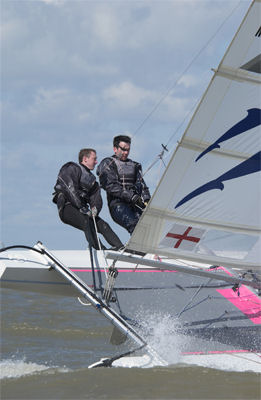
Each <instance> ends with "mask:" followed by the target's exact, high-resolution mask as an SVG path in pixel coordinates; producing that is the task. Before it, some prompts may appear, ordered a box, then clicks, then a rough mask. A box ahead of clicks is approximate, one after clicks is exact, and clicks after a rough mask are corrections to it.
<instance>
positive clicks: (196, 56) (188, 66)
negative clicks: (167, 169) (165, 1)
mask: <svg viewBox="0 0 261 400" xmlns="http://www.w3.org/2000/svg"><path fill="white" fill-rule="evenodd" d="M240 3H241V0H240V1H239V2H238V3H237V5H236V6H235V7H234V8H233V9H232V10H231V12H230V13H229V14H228V15H227V17H226V18H225V19H224V20H223V22H222V23H221V24H220V25H219V27H218V28H217V30H216V31H215V32H214V33H213V35H212V36H211V37H210V38H209V39H208V40H207V42H206V43H205V44H204V45H203V47H202V48H201V49H200V50H199V51H198V53H197V54H196V55H195V56H194V57H193V58H192V60H191V61H190V62H189V64H188V65H187V67H186V68H185V69H184V70H183V72H182V73H181V74H180V75H179V77H178V78H177V79H176V81H175V82H174V83H173V84H171V85H170V86H169V88H168V89H167V90H166V92H165V93H164V94H163V95H162V96H161V98H160V99H159V101H158V102H157V103H156V104H155V105H154V107H153V108H152V110H151V111H150V112H149V113H148V114H147V115H146V117H145V118H144V119H143V120H142V122H141V123H140V124H139V125H138V127H137V128H136V130H135V131H134V133H133V135H132V138H134V137H135V136H136V135H137V133H138V132H139V131H140V130H141V128H142V127H143V126H144V124H145V123H146V122H147V121H148V120H149V118H150V117H151V116H152V114H154V112H155V111H156V110H157V109H158V108H159V106H160V105H161V104H162V102H163V101H164V100H165V99H166V97H167V96H168V95H169V94H170V92H171V91H172V90H173V89H174V88H175V86H176V85H177V84H178V82H179V81H180V80H181V78H182V77H183V76H184V75H185V73H186V72H187V71H188V70H189V69H190V67H191V66H192V64H193V63H194V62H195V61H196V59H197V58H198V57H199V56H200V55H201V54H202V53H203V51H204V50H205V49H206V48H207V47H208V45H209V44H210V42H211V41H212V40H213V39H214V38H215V37H216V35H217V34H218V33H219V31H220V30H221V29H222V27H223V26H224V25H225V24H226V22H227V21H228V19H229V18H230V17H231V16H232V15H233V14H234V12H235V11H236V9H237V8H238V7H239V5H240ZM197 103H198V99H197V101H196V103H195V104H194V105H193V108H194V107H195V105H196V104H197ZM193 108H191V110H190V111H189V113H190V112H191V111H192V109H193ZM189 113H188V114H187V115H186V117H185V118H184V120H183V121H182V123H181V124H180V125H179V126H178V128H177V129H176V130H175V132H174V133H173V134H172V135H171V137H170V139H169V140H168V142H167V145H168V144H169V143H170V142H171V141H172V139H173V137H174V136H175V135H176V133H177V131H178V130H179V129H180V127H181V126H182V125H183V123H184V121H185V120H186V118H187V116H188V115H189ZM167 145H166V146H167ZM158 157H159V156H158ZM159 159H160V158H157V159H156V161H155V162H154V163H153V165H154V164H156V163H157V161H158V160H159ZM150 168H152V166H151V167H150ZM150 168H149V169H150ZM147 172H148V171H146V173H147ZM144 175H145V173H144Z"/></svg>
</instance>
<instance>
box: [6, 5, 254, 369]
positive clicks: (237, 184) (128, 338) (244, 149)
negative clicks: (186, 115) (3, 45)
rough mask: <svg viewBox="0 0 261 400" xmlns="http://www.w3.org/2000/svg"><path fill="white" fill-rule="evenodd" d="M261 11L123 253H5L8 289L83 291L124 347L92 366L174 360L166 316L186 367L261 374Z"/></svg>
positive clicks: (238, 39)
mask: <svg viewBox="0 0 261 400" xmlns="http://www.w3.org/2000/svg"><path fill="white" fill-rule="evenodd" d="M260 15H261V1H260V0H254V1H253V2H252V4H251V5H250V8H249V10H248V12H247V14H246V16H245V18H244V19H243V21H242V23H241V25H240V27H239V29H238V31H237V33H236V35H235V37H234V38H233V40H232V42H231V44H230V46H229V47H228V49H227V51H226V53H225V55H224V57H223V59H222V61H221V62H220V65H219V66H218V68H217V69H216V70H214V75H213V77H212V80H211V82H210V83H209V86H208V88H207V89H206V91H205V93H204V95H203V97H202V99H201V101H200V103H199V105H198V107H197V109H196V111H195V112H194V115H193V116H192V118H191V120H190V123H189V125H188V127H187V129H186V130H185V132H184V134H183V136H182V138H181V140H180V142H179V143H178V145H177V147H176V149H175V151H174V154H173V155H172V158H171V160H170V161H169V163H168V165H167V167H166V169H165V171H164V174H163V176H162V178H161V180H160V182H159V184H158V186H157V188H156V190H155V192H154V194H153V196H152V198H151V200H150V202H149V204H148V206H147V207H146V210H145V211H144V212H143V214H142V216H141V219H140V221H139V223H138V225H137V226H136V228H135V230H134V232H133V234H132V236H131V238H130V240H129V242H128V243H127V245H126V246H125V248H124V250H122V251H117V252H116V251H115V252H113V251H103V250H99V251H95V250H92V249H90V251H89V252H87V251H85V250H80V251H70V250H67V251H62V250H56V251H52V252H50V251H49V250H48V249H47V248H46V247H45V246H44V245H43V244H42V243H41V242H38V243H36V244H35V245H34V246H33V247H30V246H15V245H14V246H10V247H7V248H3V249H1V257H0V268H1V285H2V287H5V288H11V289H15V290H26V291H36V292H38V293H45V294H56V295H64V296H79V297H80V299H82V300H81V302H82V303H83V304H84V305H86V304H91V305H92V306H93V307H94V308H95V309H96V310H97V312H98V313H100V314H102V315H103V316H104V317H105V318H107V319H108V321H109V322H110V323H111V324H112V326H113V332H112V336H111V341H112V343H114V344H115V345H116V346H118V345H120V344H122V343H124V342H126V346H127V348H126V351H125V352H123V353H122V352H121V353H120V354H119V352H117V351H116V354H115V355H105V358H104V359H102V360H100V361H97V363H95V364H93V365H91V366H90V367H98V366H124V365H128V366H132V365H135V366H151V365H166V364H168V363H169V361H168V360H166V357H165V355H163V354H161V353H160V351H158V349H156V348H155V346H154V345H153V340H152V337H153V332H154V329H153V323H154V326H155V323H156V324H157V322H159V321H162V320H163V319H165V320H168V321H169V325H168V326H169V329H166V330H165V332H163V333H162V335H164V336H166V342H167V341H168V340H171V338H173V337H175V338H178V337H179V338H183V339H184V341H182V343H183V345H182V348H181V349H180V354H181V361H182V362H185V363H192V364H201V365H206V366H210V367H211V366H213V365H214V366H215V367H218V366H222V367H224V365H225V366H226V367H227V368H230V366H231V365H232V364H233V363H238V362H239V361H240V360H241V361H242V362H243V363H244V367H245V369H251V370H259V371H261V358H260V357H261V334H260V333H261V330H260V328H261V299H260V295H261V237H260V232H261V208H260V204H261V201H260V200H261V179H260V170H261V151H260V147H261V146H260V145H261V135H260V124H261V110H260V83H261V78H260V73H261V55H260V35H261V27H260V18H259V16H260ZM94 222H95V219H94ZM180 343H181V342H180ZM72 351H73V349H72Z"/></svg>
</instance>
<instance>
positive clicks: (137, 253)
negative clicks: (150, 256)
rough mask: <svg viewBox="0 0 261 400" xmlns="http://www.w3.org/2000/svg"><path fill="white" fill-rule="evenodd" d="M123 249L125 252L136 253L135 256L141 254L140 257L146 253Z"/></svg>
mask: <svg viewBox="0 0 261 400" xmlns="http://www.w3.org/2000/svg"><path fill="white" fill-rule="evenodd" d="M124 251H125V252H126V253H130V254H134V255H137V256H142V257H145V256H146V253H143V252H142V251H136V250H129V249H125V250H124Z"/></svg>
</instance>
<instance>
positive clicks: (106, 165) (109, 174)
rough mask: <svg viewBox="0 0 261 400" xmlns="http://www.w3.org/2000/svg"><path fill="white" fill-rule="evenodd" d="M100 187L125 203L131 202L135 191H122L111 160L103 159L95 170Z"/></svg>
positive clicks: (115, 168)
mask: <svg viewBox="0 0 261 400" xmlns="http://www.w3.org/2000/svg"><path fill="white" fill-rule="evenodd" d="M97 175H98V176H99V180H100V184H101V187H102V188H103V189H104V190H105V191H106V192H107V194H109V195H110V196H112V197H115V198H118V199H121V200H123V201H125V202H127V203H129V202H131V199H132V197H133V195H134V194H135V191H134V190H132V189H123V187H122V185H121V183H120V180H119V175H118V172H117V167H116V165H115V162H114V160H113V159H111V158H105V159H104V160H103V161H102V162H101V163H100V165H99V167H98V169H97Z"/></svg>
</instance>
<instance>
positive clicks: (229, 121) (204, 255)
mask: <svg viewBox="0 0 261 400" xmlns="http://www.w3.org/2000/svg"><path fill="white" fill-rule="evenodd" d="M260 14H261V0H254V1H253V2H252V4H251V5H250V8H249V10H248V12H247V15H246V17H245V18H244V20H243V22H242V24H241V25H240V27H239V29H238V31H237V33H236V35H235V37H234V39H233V40H232V42H231V44H230V46H229V47H228V49H227V51H226V53H225V55H224V57H223V59H222V60H221V62H220V64H219V66H218V68H217V69H215V73H214V75H213V77H212V79H211V82H210V84H209V86H208V87H207V89H206V91H205V93H204V95H203V97H202V99H201V101H200V103H199V105H198V107H197V109H196V111H195V113H194V115H193V117H192V118H191V121H190V123H189V124H188V127H187V128H186V130H185V132H184V134H183V136H182V138H181V140H180V141H179V143H178V145H177V148H176V149H175V151H174V153H173V155H172V157H171V160H170V161H169V163H168V165H167V167H166V170H165V171H164V174H163V176H162V178H161V180H160V182H159V184H158V186H157V188H156V190H155V192H154V194H153V196H152V198H151V200H150V202H149V204H148V206H147V207H146V209H145V211H144V212H143V214H142V216H141V218H140V220H139V222H138V224H137V226H136V227H135V230H134V232H133V234H132V236H131V238H130V241H129V243H128V246H127V247H128V248H129V249H132V250H136V251H142V252H145V253H153V254H159V255H160V256H166V257H169V258H182V259H187V260H189V261H198V262H202V263H207V264H212V265H223V266H228V267H229V266H230V267H231V266H232V267H237V268H247V269H251V268H252V269H254V270H257V269H261V207H260V204H261V107H260V87H261V86H260V85H261V59H260V44H261V43H260V42H261V35H260V32H261V29H260ZM178 225H181V226H182V229H181V230H180V231H179V230H178V231H176V228H177V227H178ZM189 228H193V229H194V228H195V229H199V230H202V231H204V230H205V232H204V234H203V237H202V236H201V232H199V231H194V230H192V229H189ZM202 233H203V232H202ZM197 234H198V235H197ZM166 235H169V236H166ZM171 235H174V236H175V235H183V236H182V237H180V238H179V239H178V238H177V237H176V238H175V237H171ZM189 236H192V237H194V238H197V237H198V238H199V239H200V241H199V242H195V241H192V240H186V239H188V237H189ZM194 240H196V239H194ZM186 246H188V247H186ZM193 246H194V247H193ZM185 247H186V248H185ZM191 249H192V250H191Z"/></svg>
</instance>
